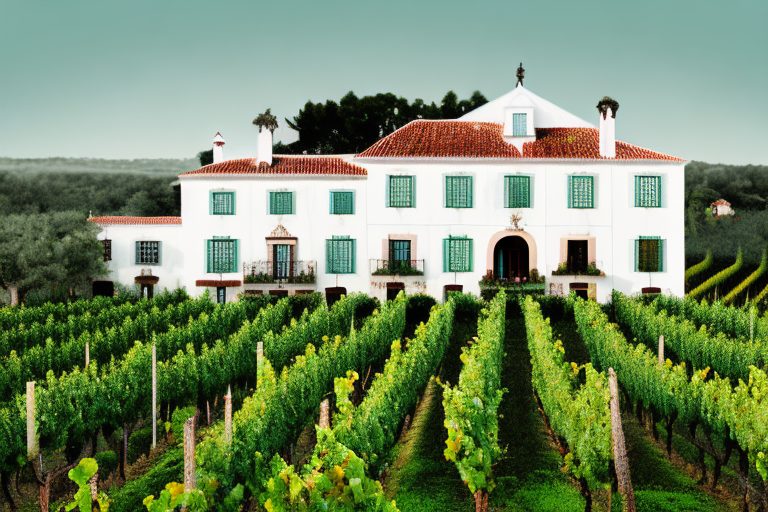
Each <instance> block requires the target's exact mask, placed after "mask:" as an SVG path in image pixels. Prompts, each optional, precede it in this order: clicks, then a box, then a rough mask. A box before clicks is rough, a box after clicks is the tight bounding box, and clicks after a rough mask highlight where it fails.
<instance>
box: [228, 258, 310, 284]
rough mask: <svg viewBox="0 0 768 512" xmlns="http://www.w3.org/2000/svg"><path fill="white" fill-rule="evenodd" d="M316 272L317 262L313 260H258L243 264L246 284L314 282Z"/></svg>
mask: <svg viewBox="0 0 768 512" xmlns="http://www.w3.org/2000/svg"><path fill="white" fill-rule="evenodd" d="M316 273H317V262H316V261H314V260H311V261H310V260H305V261H301V260H294V261H290V262H289V261H272V260H259V261H253V262H251V263H244V264H243V281H244V282H245V283H246V284H270V283H287V284H314V283H315V279H316Z"/></svg>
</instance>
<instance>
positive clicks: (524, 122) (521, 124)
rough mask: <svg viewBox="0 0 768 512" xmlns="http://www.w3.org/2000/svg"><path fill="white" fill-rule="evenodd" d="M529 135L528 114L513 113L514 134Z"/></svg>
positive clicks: (515, 135) (517, 135)
mask: <svg viewBox="0 0 768 512" xmlns="http://www.w3.org/2000/svg"><path fill="white" fill-rule="evenodd" d="M526 135H528V114H512V136H513V137H525V136H526Z"/></svg>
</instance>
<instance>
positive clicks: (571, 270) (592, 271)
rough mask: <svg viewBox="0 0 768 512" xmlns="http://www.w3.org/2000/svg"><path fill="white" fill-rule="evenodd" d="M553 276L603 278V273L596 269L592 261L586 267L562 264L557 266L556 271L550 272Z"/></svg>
mask: <svg viewBox="0 0 768 512" xmlns="http://www.w3.org/2000/svg"><path fill="white" fill-rule="evenodd" d="M552 275H553V276H594V277H603V276H605V272H603V271H602V270H600V269H599V268H597V264H596V263H595V262H594V261H591V262H589V264H588V265H587V266H586V267H583V266H582V267H580V268H579V267H576V266H570V265H568V263H566V262H562V263H560V264H559V265H558V266H557V269H555V270H553V271H552Z"/></svg>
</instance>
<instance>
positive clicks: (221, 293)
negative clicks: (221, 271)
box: [216, 286, 227, 304]
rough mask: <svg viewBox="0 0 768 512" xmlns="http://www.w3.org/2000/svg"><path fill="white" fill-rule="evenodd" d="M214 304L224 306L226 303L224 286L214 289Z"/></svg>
mask: <svg viewBox="0 0 768 512" xmlns="http://www.w3.org/2000/svg"><path fill="white" fill-rule="evenodd" d="M216 302H218V303H219V304H225V303H226V302H227V289H226V288H225V287H224V286H217V287H216Z"/></svg>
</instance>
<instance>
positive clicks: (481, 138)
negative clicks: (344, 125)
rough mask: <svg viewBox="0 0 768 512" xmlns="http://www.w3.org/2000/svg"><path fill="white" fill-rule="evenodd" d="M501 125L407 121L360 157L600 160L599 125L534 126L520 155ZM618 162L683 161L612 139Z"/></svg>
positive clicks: (468, 122)
mask: <svg viewBox="0 0 768 512" xmlns="http://www.w3.org/2000/svg"><path fill="white" fill-rule="evenodd" d="M503 129H504V127H503V125H501V124H499V123H484V122H483V123H481V122H475V121H452V120H451V121H427V120H419V121H413V122H410V123H408V124H407V125H405V126H403V127H402V128H400V129H398V130H396V131H395V132H393V133H391V134H390V135H388V136H386V137H384V138H383V139H381V140H379V141H378V142H376V143H375V144H374V145H373V146H371V147H370V148H368V149H366V150H365V151H363V152H362V153H360V154H359V155H357V156H358V157H361V158H419V157H421V158H425V157H433V158H440V157H444V158H451V157H452V158H521V157H522V158H558V159H601V158H602V157H600V151H599V137H598V135H599V133H598V129H597V128H537V129H536V141H534V142H527V143H525V144H524V145H523V154H522V155H520V152H519V151H518V150H517V148H516V147H515V146H513V145H512V144H509V143H508V142H506V141H505V140H504V135H503ZM616 159H617V160H666V161H675V162H683V160H682V159H680V158H677V157H674V156H670V155H666V154H663V153H658V152H656V151H651V150H649V149H645V148H641V147H639V146H634V145H632V144H628V143H626V142H622V141H616Z"/></svg>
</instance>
